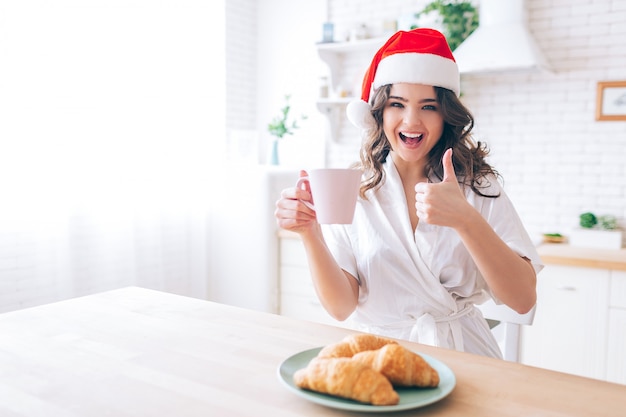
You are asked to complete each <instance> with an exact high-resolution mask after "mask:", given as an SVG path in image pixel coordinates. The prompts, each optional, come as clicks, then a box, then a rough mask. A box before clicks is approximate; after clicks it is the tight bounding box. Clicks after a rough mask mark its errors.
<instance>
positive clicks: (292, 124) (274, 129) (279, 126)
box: [267, 95, 306, 165]
mask: <svg viewBox="0 0 626 417" xmlns="http://www.w3.org/2000/svg"><path fill="white" fill-rule="evenodd" d="M290 99H291V95H286V96H285V106H284V107H283V108H281V109H280V114H279V115H278V116H276V117H274V119H273V120H272V121H271V122H270V123H269V124H268V125H267V130H268V132H269V133H270V135H272V136H273V139H272V143H271V147H270V155H269V163H270V164H271V165H278V164H279V159H278V142H279V141H280V140H281V139H282V138H283V137H284V136H285V135H293V132H294V130H295V129H298V128H299V127H300V126H298V120H304V119H306V116H305V115H302V116H300V118H299V119H298V120H292V121H289V112H290V111H291V105H290V104H289V100H290Z"/></svg>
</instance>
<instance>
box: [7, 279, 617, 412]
mask: <svg viewBox="0 0 626 417" xmlns="http://www.w3.org/2000/svg"><path fill="white" fill-rule="evenodd" d="M350 332H352V331H351V330H348V329H344V328H338V327H332V326H326V325H322V324H315V323H310V322H305V321H299V320H294V319H290V318H286V317H281V316H277V315H272V314H267V313H260V312H255V311H250V310H245V309H241V308H236V307H232V306H225V305H221V304H216V303H211V302H208V301H202V300H198V299H193V298H187V297H182V296H178V295H172V294H167V293H162V292H158V291H153V290H146V289H141V288H135V287H131V288H124V289H120V290H114V291H110V292H104V293H100V294H96V295H91V296H87V297H81V298H75V299H71V300H67V301H62V302H58V303H53V304H48V305H44V306H40V307H35V308H29V309H24V310H20V311H15V312H10V313H5V314H2V315H0V416H3V417H14V416H28V417H36V416H45V417H60V416H63V417H72V416H81V417H98V416H115V417H125V416H150V417H155V416H167V417H172V416H176V417H187V416H202V417H208V416H216V417H222V416H226V417H227V416H266V415H267V416H274V417H281V416H284V417H294V416H346V415H350V416H352V415H359V414H358V413H354V412H346V411H341V410H335V409H331V408H327V407H324V406H321V405H317V404H314V403H311V402H309V401H307V400H305V399H303V398H301V397H299V396H297V395H295V394H294V393H293V392H291V391H289V390H287V389H286V388H285V386H284V385H283V384H282V383H281V382H280V381H279V379H278V376H277V369H278V366H279V365H280V363H281V362H282V361H283V360H285V359H286V358H288V357H289V356H291V355H293V354H295V353H297V352H300V351H303V350H306V349H310V348H313V347H318V346H322V345H325V344H328V343H332V342H336V341H338V340H340V339H341V338H343V337H344V336H345V335H346V334H349V333H350ZM402 343H403V344H404V345H405V346H407V347H409V348H411V349H413V350H416V351H418V352H422V353H425V354H428V355H430V356H432V357H434V358H436V359H438V360H440V361H442V362H444V363H445V364H446V365H448V366H449V367H450V368H451V369H452V370H453V372H454V373H455V375H456V378H457V383H456V387H455V388H454V390H453V391H452V393H451V394H450V395H449V396H448V397H446V398H445V399H443V400H441V401H439V402H437V403H435V404H431V405H428V406H426V407H423V408H418V409H414V410H411V411H402V412H398V413H395V414H394V415H397V416H405V415H412V416H422V415H424V416H426V415H428V416H464V417H471V416H480V417H488V416H498V417H503V416H515V417H518V416H561V417H562V416H584V417H589V416H624V413H625V410H626V386H624V385H618V384H611V383H607V382H601V381H597V380H592V379H586V378H582V377H576V376H572V375H567V374H562V373H557V372H552V371H547V370H542V369H537V368H531V367H527V366H523V365H519V364H515V363H510V362H504V361H498V360H494V359H489V358H483V357H479V356H474V355H470V354H466V353H460V352H455V351H451V350H445V349H439V348H433V347H429V346H424V345H418V344H414V343H408V342H402ZM363 415H365V414H363Z"/></svg>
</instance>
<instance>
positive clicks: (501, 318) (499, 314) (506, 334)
mask: <svg viewBox="0 0 626 417" xmlns="http://www.w3.org/2000/svg"><path fill="white" fill-rule="evenodd" d="M476 307H478V309H480V310H481V311H482V313H483V316H484V317H485V319H487V320H494V321H497V322H499V324H496V325H495V326H494V327H492V329H491V331H492V333H493V334H494V336H495V337H496V340H497V341H498V345H499V346H500V350H501V351H502V356H503V358H504V360H507V361H511V362H519V360H520V355H519V345H520V340H519V339H520V333H521V326H522V325H526V326H530V325H532V324H533V320H534V319H535V311H536V310H537V305H535V306H533V308H532V309H531V310H530V311H529V312H528V313H525V314H519V313H518V312H516V311H515V310H513V309H512V308H510V307H508V306H506V305H504V304H496V303H495V302H494V301H493V300H489V301H487V302H485V303H483V304H480V305H477V306H476Z"/></svg>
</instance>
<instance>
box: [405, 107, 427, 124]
mask: <svg viewBox="0 0 626 417" xmlns="http://www.w3.org/2000/svg"><path fill="white" fill-rule="evenodd" d="M402 121H403V122H404V124H405V125H407V126H415V125H421V124H422V118H421V116H420V113H419V112H418V111H417V109H414V108H413V107H407V108H406V109H405V111H404V117H403V120H402Z"/></svg>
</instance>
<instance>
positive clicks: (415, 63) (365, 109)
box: [346, 28, 461, 130]
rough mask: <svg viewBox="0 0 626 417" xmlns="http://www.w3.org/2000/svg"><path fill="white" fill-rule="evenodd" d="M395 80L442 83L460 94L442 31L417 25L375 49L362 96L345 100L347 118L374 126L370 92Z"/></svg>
mask: <svg viewBox="0 0 626 417" xmlns="http://www.w3.org/2000/svg"><path fill="white" fill-rule="evenodd" d="M396 83H413V84H426V85H432V86H436V87H443V88H447V89H448V90H451V91H452V92H454V93H455V94H456V95H457V96H459V93H460V90H461V87H460V84H461V78H460V75H459V68H458V66H457V64H456V61H455V60H454V56H453V55H452V51H451V50H450V46H449V45H448V42H447V41H446V38H445V36H443V34H442V33H441V32H439V31H436V30H434V29H427V28H418V29H413V30H410V31H399V32H396V33H395V34H394V35H393V36H391V38H389V40H388V41H387V42H386V43H385V44H384V45H383V46H382V47H381V48H380V49H379V50H378V52H376V55H374V58H373V59H372V63H371V64H370V66H369V68H368V69H367V71H366V72H365V77H364V78H363V86H362V90H361V99H360V100H353V101H351V102H350V103H349V104H348V107H347V108H346V114H347V116H348V120H350V122H352V124H354V125H355V126H356V127H358V128H360V129H365V130H369V129H372V128H374V127H375V126H376V122H375V120H374V117H373V116H372V107H371V106H370V104H369V98H370V94H371V93H372V91H374V90H375V89H377V88H378V87H381V86H383V85H387V84H396Z"/></svg>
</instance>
